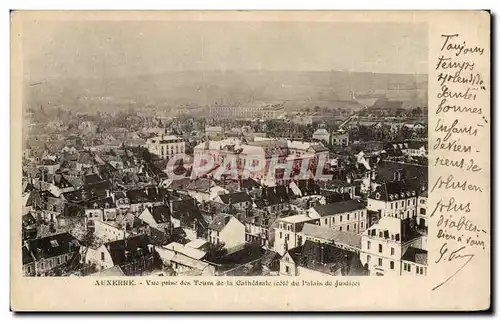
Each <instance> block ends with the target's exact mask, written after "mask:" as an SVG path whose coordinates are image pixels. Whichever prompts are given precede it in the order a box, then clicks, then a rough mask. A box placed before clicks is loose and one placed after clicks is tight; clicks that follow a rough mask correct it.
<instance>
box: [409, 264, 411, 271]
mask: <svg viewBox="0 0 500 321" xmlns="http://www.w3.org/2000/svg"><path fill="white" fill-rule="evenodd" d="M408 272H411V265H410V264H408Z"/></svg>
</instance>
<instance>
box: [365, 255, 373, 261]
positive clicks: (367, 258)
mask: <svg viewBox="0 0 500 321" xmlns="http://www.w3.org/2000/svg"><path fill="white" fill-rule="evenodd" d="M371 260H372V257H371V256H370V255H367V256H366V262H367V263H370V261H371Z"/></svg>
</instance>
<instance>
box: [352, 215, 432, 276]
mask: <svg viewBox="0 0 500 321" xmlns="http://www.w3.org/2000/svg"><path fill="white" fill-rule="evenodd" d="M426 246H427V244H426V241H425V237H424V236H422V235H421V234H420V233H418V232H417V231H416V230H415V229H414V227H412V226H411V219H404V220H401V219H399V218H395V217H389V216H386V217H382V218H381V219H380V221H379V222H378V223H377V224H375V225H373V226H371V227H370V228H369V229H368V230H366V231H365V232H364V233H363V234H362V239H361V253H360V257H361V262H362V263H363V265H364V266H365V267H366V268H367V269H368V270H369V271H370V275H401V274H402V271H404V269H403V267H404V266H403V267H402V258H403V257H404V255H405V253H406V252H407V250H408V249H409V248H419V249H422V250H425V249H426Z"/></svg>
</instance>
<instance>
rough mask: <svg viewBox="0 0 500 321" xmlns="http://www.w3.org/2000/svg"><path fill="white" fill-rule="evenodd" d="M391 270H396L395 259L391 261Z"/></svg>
mask: <svg viewBox="0 0 500 321" xmlns="http://www.w3.org/2000/svg"><path fill="white" fill-rule="evenodd" d="M391 270H394V261H391Z"/></svg>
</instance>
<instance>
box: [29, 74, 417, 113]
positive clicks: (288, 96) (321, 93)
mask: <svg viewBox="0 0 500 321" xmlns="http://www.w3.org/2000/svg"><path fill="white" fill-rule="evenodd" d="M34 82H35V81H31V83H34ZM36 82H42V83H41V84H37V85H33V86H28V85H29V84H27V86H26V95H25V99H26V100H25V105H27V104H28V105H40V104H44V105H48V102H51V104H50V105H52V106H58V105H62V106H71V107H72V108H75V107H80V108H88V107H90V106H94V107H96V106H99V108H105V109H106V108H117V107H120V106H123V107H126V106H144V105H156V106H160V107H161V106H167V105H169V106H175V105H178V104H189V103H194V104H200V105H207V104H213V103H215V102H218V103H225V104H231V103H236V102H242V103H245V102H249V101H252V100H256V101H266V100H269V101H283V100H291V101H337V100H350V99H351V91H354V92H356V93H388V94H389V96H390V97H391V99H398V97H399V96H401V97H404V99H406V100H407V99H411V100H415V103H418V104H425V105H426V104H427V75H422V74H380V73H366V72H344V71H226V72H225V71H185V72H172V73H165V74H155V75H142V76H137V77H127V78H125V77H124V78H107V79H103V78H100V79H94V78H71V77H68V78H53V79H45V80H36ZM408 97H409V98H408ZM401 99H403V98H401ZM48 107H49V108H50V106H48Z"/></svg>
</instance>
